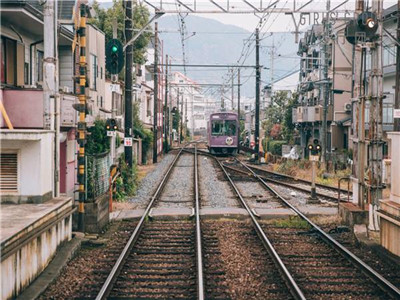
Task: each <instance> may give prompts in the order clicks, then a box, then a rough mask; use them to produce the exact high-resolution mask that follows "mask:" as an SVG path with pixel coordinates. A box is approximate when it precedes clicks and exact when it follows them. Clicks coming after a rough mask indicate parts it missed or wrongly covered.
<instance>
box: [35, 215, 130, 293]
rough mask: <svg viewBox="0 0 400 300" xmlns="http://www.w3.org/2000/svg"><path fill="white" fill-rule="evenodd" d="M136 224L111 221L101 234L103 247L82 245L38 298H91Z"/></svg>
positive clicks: (97, 290)
mask: <svg viewBox="0 0 400 300" xmlns="http://www.w3.org/2000/svg"><path fill="white" fill-rule="evenodd" d="M135 226H136V222H131V221H130V222H128V221H120V222H114V223H112V224H111V225H110V228H109V229H108V230H107V232H106V233H105V234H104V236H102V240H103V241H104V242H105V244H104V245H103V246H98V247H90V246H88V245H86V246H85V245H83V248H82V249H81V250H80V251H79V253H78V255H77V256H76V257H75V258H73V259H72V260H71V261H70V262H69V263H68V264H67V266H66V267H65V268H64V269H63V271H62V272H61V274H60V276H59V277H58V278H57V279H56V280H55V281H54V282H53V283H52V284H51V285H50V286H49V287H48V288H47V290H46V291H45V292H44V293H43V295H41V296H40V298H39V299H41V300H45V299H76V298H86V299H94V298H95V297H96V295H97V293H98V292H99V290H100V288H101V285H102V284H103V282H104V281H105V280H106V278H107V275H108V273H109V272H110V271H111V269H112V267H113V265H114V263H115V262H116V260H117V258H118V255H119V253H120V252H121V251H122V248H123V247H124V245H125V243H126V242H127V240H128V239H129V237H130V234H131V232H132V231H133V229H134V228H135ZM87 244H89V243H87ZM89 245H90V244H89Z"/></svg>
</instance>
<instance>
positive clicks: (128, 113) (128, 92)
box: [125, 0, 133, 168]
mask: <svg viewBox="0 0 400 300" xmlns="http://www.w3.org/2000/svg"><path fill="white" fill-rule="evenodd" d="M125 37H126V40H127V41H129V40H131V39H132V1H130V0H127V1H126V2H125ZM125 62H126V67H125V138H131V137H132V64H133V45H132V44H129V45H128V46H127V47H126V50H125ZM125 162H126V163H127V164H128V166H129V167H130V168H131V167H132V165H133V160H132V147H131V146H125Z"/></svg>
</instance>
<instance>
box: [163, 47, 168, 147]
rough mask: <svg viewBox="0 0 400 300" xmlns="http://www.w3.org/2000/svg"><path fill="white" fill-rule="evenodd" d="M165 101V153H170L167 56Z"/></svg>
mask: <svg viewBox="0 0 400 300" xmlns="http://www.w3.org/2000/svg"><path fill="white" fill-rule="evenodd" d="M165 64H166V65H165V95H164V96H165V101H164V119H163V120H164V138H165V142H164V145H165V153H168V134H169V130H168V127H169V109H168V55H165Z"/></svg>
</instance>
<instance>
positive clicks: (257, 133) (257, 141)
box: [254, 28, 261, 162]
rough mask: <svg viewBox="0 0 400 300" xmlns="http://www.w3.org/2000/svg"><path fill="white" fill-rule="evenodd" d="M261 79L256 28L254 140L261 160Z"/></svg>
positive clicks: (257, 160)
mask: <svg viewBox="0 0 400 300" xmlns="http://www.w3.org/2000/svg"><path fill="white" fill-rule="evenodd" d="M260 81H261V70H260V37H259V30H258V28H256V118H255V131H254V142H255V151H256V155H255V160H256V162H259V157H258V156H259V152H260V137H259V136H260Z"/></svg>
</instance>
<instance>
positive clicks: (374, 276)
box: [237, 159, 400, 299]
mask: <svg viewBox="0 0 400 300" xmlns="http://www.w3.org/2000/svg"><path fill="white" fill-rule="evenodd" d="M237 161H238V162H239V163H240V164H241V165H242V166H244V167H245V168H246V169H247V170H249V171H250V172H251V173H252V175H253V176H254V177H256V178H257V179H258V180H259V181H260V182H261V183H262V185H263V186H264V187H265V188H267V189H268V190H269V191H271V192H272V193H274V194H275V195H276V196H277V197H278V198H279V199H280V200H281V201H282V202H283V203H284V204H285V205H286V206H288V207H289V208H290V209H291V210H293V211H294V212H295V213H296V214H297V215H298V216H299V217H301V218H302V219H303V220H305V221H306V222H307V223H308V224H309V225H310V226H311V227H312V228H313V229H314V230H315V231H316V232H317V233H318V234H319V235H320V237H321V238H322V239H323V240H324V241H325V242H326V243H327V244H328V245H329V246H331V247H332V248H333V249H335V250H336V251H337V252H338V253H339V254H340V255H342V256H343V257H345V258H346V259H347V260H349V261H350V262H351V263H352V264H353V265H354V266H355V267H356V268H358V269H359V270H361V271H362V272H363V273H364V274H365V275H367V276H368V277H369V278H370V279H371V280H372V281H373V282H375V283H376V284H377V285H378V286H379V287H380V288H381V289H382V290H384V291H386V292H387V293H388V294H389V295H390V296H391V297H393V298H394V299H400V290H399V289H398V288H397V287H396V286H394V285H393V284H392V283H391V282H390V281H388V280H387V279H386V278H384V277H383V276H382V275H381V274H379V273H378V272H377V271H375V270H374V269H372V268H371V267H370V266H369V265H368V264H366V263H365V262H364V261H362V260H361V259H360V258H358V257H357V256H356V255H355V254H353V253H352V252H351V251H350V250H348V249H347V248H346V247H344V246H343V245H342V244H340V243H339V242H338V241H336V240H335V239H334V238H332V237H331V236H330V235H329V234H327V233H326V232H325V231H323V230H322V229H321V228H320V227H319V226H317V225H316V224H315V223H314V222H312V221H311V220H310V219H309V218H307V217H306V216H305V215H304V214H303V213H302V212H301V211H299V210H298V209H297V208H296V207H295V206H294V205H292V204H290V203H289V202H288V201H287V200H286V199H285V198H283V197H282V196H281V195H280V194H279V193H278V192H277V191H275V190H274V189H273V188H272V187H271V186H269V185H268V184H267V183H266V182H265V181H264V180H263V179H262V178H261V176H259V175H258V174H257V173H255V172H254V171H253V170H251V169H250V168H249V167H247V166H246V164H244V163H243V162H241V161H240V160H238V159H237Z"/></svg>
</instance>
